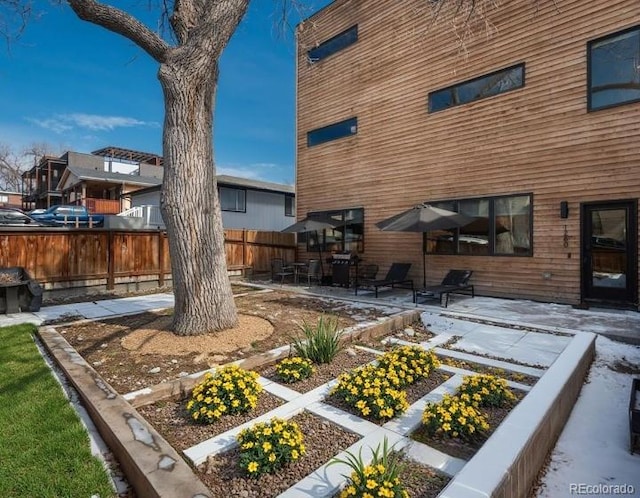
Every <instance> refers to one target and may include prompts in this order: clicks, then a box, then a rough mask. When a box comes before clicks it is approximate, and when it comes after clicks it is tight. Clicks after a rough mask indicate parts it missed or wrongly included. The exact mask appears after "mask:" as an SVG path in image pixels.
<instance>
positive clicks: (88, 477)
mask: <svg viewBox="0 0 640 498" xmlns="http://www.w3.org/2000/svg"><path fill="white" fill-rule="evenodd" d="M35 331H36V328H35V327H34V326H33V325H30V324H22V325H14V326H10V327H1V328H0V341H1V342H2V347H0V421H1V422H0V496H2V497H3V498H18V497H20V498H22V497H27V496H28V497H32V496H34V497H36V496H37V497H38V498H59V497H65V498H75V497H78V498H88V497H90V496H92V495H99V496H100V498H108V497H114V496H115V491H114V489H113V488H112V485H111V481H110V479H109V476H108V475H107V472H106V471H105V469H104V467H103V465H102V463H101V462H100V460H98V459H97V458H95V457H94V456H92V455H91V451H90V447H89V437H88V435H87V432H86V430H85V428H84V426H83V425H82V423H81V422H80V420H79V418H78V415H77V414H76V412H75V410H74V409H73V407H72V406H71V405H70V404H69V401H68V399H67V398H66V397H65V395H64V393H63V391H62V389H61V387H60V384H58V382H57V381H56V380H55V379H54V377H53V376H52V374H51V371H50V369H49V367H48V366H47V365H46V363H45V361H44V360H43V358H42V356H41V355H40V352H39V351H38V348H37V347H36V345H35V343H34V341H33V338H32V335H33V334H34V333H35Z"/></svg>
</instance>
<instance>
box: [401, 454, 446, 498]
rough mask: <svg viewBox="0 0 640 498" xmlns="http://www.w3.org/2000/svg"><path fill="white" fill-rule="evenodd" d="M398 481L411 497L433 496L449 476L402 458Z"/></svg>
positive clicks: (431, 497)
mask: <svg viewBox="0 0 640 498" xmlns="http://www.w3.org/2000/svg"><path fill="white" fill-rule="evenodd" d="M401 465H402V467H403V468H402V471H401V472H400V482H402V483H403V484H404V487H405V489H406V490H407V492H408V493H409V496H410V497H411V498H435V497H436V496H438V494H439V493H440V491H442V490H443V489H444V487H445V486H446V485H447V484H448V483H449V481H450V478H449V477H448V476H446V475H444V474H440V473H439V472H437V471H435V470H434V469H432V468H431V467H428V466H426V465H422V464H420V463H417V462H414V461H412V460H408V459H406V458H403V459H402V460H401Z"/></svg>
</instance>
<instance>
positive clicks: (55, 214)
mask: <svg viewBox="0 0 640 498" xmlns="http://www.w3.org/2000/svg"><path fill="white" fill-rule="evenodd" d="M29 214H30V215H31V217H32V218H34V219H35V220H37V221H40V222H42V223H46V224H51V225H55V226H76V225H78V226H81V227H88V226H94V227H101V226H103V225H104V215H102V214H91V213H89V211H87V208H86V207H84V206H67V205H64V204H59V205H57V206H51V207H50V208H49V209H45V210H44V211H43V210H41V209H34V210H33V211H31V213H29Z"/></svg>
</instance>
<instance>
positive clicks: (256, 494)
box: [196, 412, 360, 498]
mask: <svg viewBox="0 0 640 498" xmlns="http://www.w3.org/2000/svg"><path fill="white" fill-rule="evenodd" d="M291 420H293V421H295V422H297V423H298V425H299V426H300V429H301V430H302V433H303V434H304V445H305V447H306V451H307V452H306V455H305V456H304V457H303V458H301V459H300V460H299V461H297V462H293V463H292V464H290V465H289V466H287V467H285V468H283V469H281V470H280V471H278V472H277V473H276V474H265V475H262V476H260V477H259V478H249V477H247V476H246V474H245V473H244V472H243V471H242V469H241V468H240V466H239V463H238V462H239V455H240V451H239V449H237V448H236V449H233V450H230V451H228V452H226V453H222V454H220V455H215V456H210V457H209V458H208V460H207V462H206V463H205V464H203V465H201V466H199V467H198V468H197V469H196V470H197V474H198V477H200V479H201V480H202V481H203V482H204V483H205V484H206V485H207V486H208V487H209V489H210V490H211V492H212V496H215V497H227V496H228V497H232V496H233V497H251V498H273V497H274V496H278V494H280V493H282V492H283V491H285V490H287V489H288V488H290V487H291V486H293V485H294V484H295V483H297V482H298V481H300V480H301V479H303V478H304V477H306V476H307V475H309V474H310V473H311V472H313V471H314V470H316V469H317V468H319V467H320V466H322V465H324V464H325V463H327V462H328V461H330V460H331V458H333V457H334V456H336V455H337V454H338V453H340V452H341V451H343V450H345V449H346V448H348V447H349V446H351V445H352V444H354V443H355V442H356V441H358V439H360V437H359V436H358V435H356V434H353V433H351V432H347V431H345V430H343V429H341V428H340V427H338V426H337V425H334V424H332V423H330V422H328V421H326V420H323V419H321V418H320V417H316V416H314V415H311V414H310V413H307V412H303V413H301V414H299V415H296V416H295V417H293V418H292V419H291Z"/></svg>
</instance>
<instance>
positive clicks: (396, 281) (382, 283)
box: [355, 263, 413, 297]
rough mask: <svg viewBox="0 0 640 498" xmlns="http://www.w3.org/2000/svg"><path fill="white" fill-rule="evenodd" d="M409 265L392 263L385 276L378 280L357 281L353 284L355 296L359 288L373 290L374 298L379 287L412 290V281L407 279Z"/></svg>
mask: <svg viewBox="0 0 640 498" xmlns="http://www.w3.org/2000/svg"><path fill="white" fill-rule="evenodd" d="M410 268H411V263H392V264H391V267H390V268H389V271H388V272H387V274H386V276H385V277H384V278H383V279H380V280H369V279H359V280H358V281H357V282H356V284H355V292H356V296H357V295H358V289H359V288H368V289H371V288H373V289H374V291H375V293H376V297H378V289H379V288H380V287H391V288H394V287H403V288H410V289H411V290H413V280H411V279H410V278H407V275H408V274H409V269H410Z"/></svg>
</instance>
